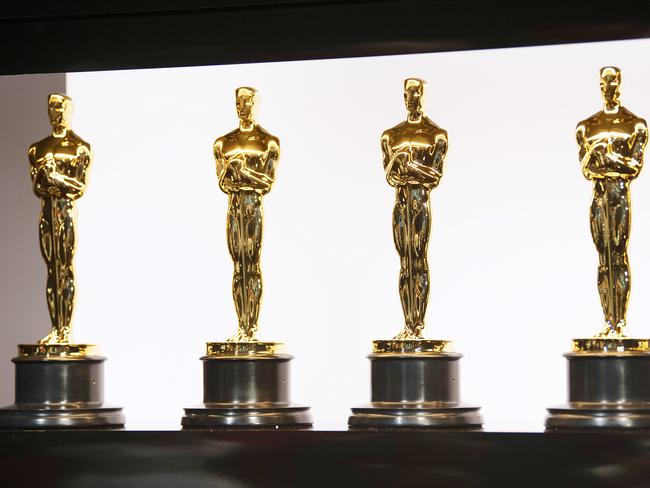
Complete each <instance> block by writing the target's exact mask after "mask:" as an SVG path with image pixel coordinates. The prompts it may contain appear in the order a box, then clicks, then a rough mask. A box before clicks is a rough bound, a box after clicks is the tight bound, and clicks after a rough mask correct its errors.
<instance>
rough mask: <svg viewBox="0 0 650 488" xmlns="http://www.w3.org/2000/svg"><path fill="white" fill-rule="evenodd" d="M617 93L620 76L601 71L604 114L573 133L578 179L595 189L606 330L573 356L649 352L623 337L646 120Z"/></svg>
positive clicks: (576, 345)
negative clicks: (634, 188)
mask: <svg viewBox="0 0 650 488" xmlns="http://www.w3.org/2000/svg"><path fill="white" fill-rule="evenodd" d="M620 87H621V70H620V69H618V68H615V67H612V66H607V67H604V68H602V69H601V70H600V90H601V93H602V98H603V109H602V110H601V111H599V112H598V113H596V114H594V115H592V116H591V117H589V118H587V119H585V120H583V121H582V122H580V123H579V124H578V126H577V128H576V138H577V141H578V145H579V158H580V164H581V166H582V173H583V174H584V176H585V178H587V179H588V180H591V181H592V182H593V184H594V190H593V201H592V204H591V211H590V223H591V235H592V238H593V241H594V244H595V246H596V249H597V251H598V293H599V295H600V302H601V305H602V309H603V315H604V319H605V324H604V327H603V328H602V330H601V331H600V333H599V334H597V335H596V337H594V338H588V339H575V340H574V341H573V350H574V351H575V352H626V351H629V352H635V351H637V352H638V351H650V348H649V347H648V339H632V338H629V337H627V335H626V325H627V323H626V312H627V305H628V300H629V296H630V265H629V261H628V255H627V245H628V240H629V234H630V223H631V201H630V182H631V181H632V180H633V179H635V178H636V177H637V176H638V175H639V173H640V171H641V168H642V167H643V154H644V150H645V147H646V144H647V141H648V127H647V124H646V121H645V120H643V119H642V118H640V117H637V116H636V115H634V114H633V113H632V112H630V111H629V110H628V109H626V108H625V107H623V106H622V105H621V102H620V100H619V98H620Z"/></svg>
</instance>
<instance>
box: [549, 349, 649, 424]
mask: <svg viewBox="0 0 650 488" xmlns="http://www.w3.org/2000/svg"><path fill="white" fill-rule="evenodd" d="M565 357H566V358H567V360H568V394H569V399H568V402H567V403H566V404H565V405H560V406H558V407H553V408H549V409H548V416H547V418H546V429H547V430H585V429H650V353H642V352H627V353H618V354H617V353H615V352H608V353H568V354H565Z"/></svg>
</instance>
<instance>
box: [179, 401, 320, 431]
mask: <svg viewBox="0 0 650 488" xmlns="http://www.w3.org/2000/svg"><path fill="white" fill-rule="evenodd" d="M184 410H185V416H184V417H183V420H182V422H181V423H182V425H183V430H213V429H214V430H217V429H246V430H276V429H283V430H284V429H310V428H311V426H312V420H311V414H310V412H309V407H303V406H297V405H282V404H275V405H262V404H259V405H237V404H229V405H228V404H226V405H221V406H217V405H210V404H203V405H200V406H197V407H191V408H186V409H184Z"/></svg>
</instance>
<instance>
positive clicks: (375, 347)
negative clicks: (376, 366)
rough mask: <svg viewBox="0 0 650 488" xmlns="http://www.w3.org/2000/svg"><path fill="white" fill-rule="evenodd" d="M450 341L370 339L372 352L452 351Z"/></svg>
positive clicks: (427, 353) (401, 353)
mask: <svg viewBox="0 0 650 488" xmlns="http://www.w3.org/2000/svg"><path fill="white" fill-rule="evenodd" d="M453 349H454V348H453V343H452V341H446V340H438V339H381V340H374V341H372V354H371V356H373V355H375V354H377V355H378V354H381V355H391V354H395V355H416V354H417V355H436V354H443V353H449V352H453Z"/></svg>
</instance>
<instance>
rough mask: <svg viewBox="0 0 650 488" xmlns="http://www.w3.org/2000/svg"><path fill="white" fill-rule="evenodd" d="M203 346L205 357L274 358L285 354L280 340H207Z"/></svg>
mask: <svg viewBox="0 0 650 488" xmlns="http://www.w3.org/2000/svg"><path fill="white" fill-rule="evenodd" d="M205 346H206V353H205V357H206V358H210V357H217V358H265V357H271V358H275V357H284V356H287V355H286V354H285V350H284V343H282V342H264V341H224V342H207V343H206V344H205Z"/></svg>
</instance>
